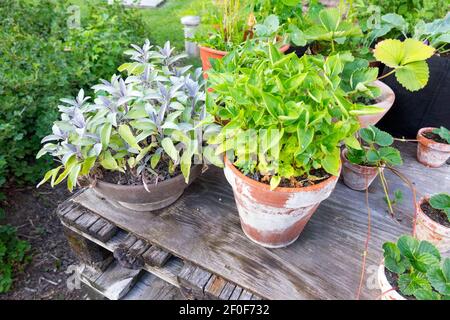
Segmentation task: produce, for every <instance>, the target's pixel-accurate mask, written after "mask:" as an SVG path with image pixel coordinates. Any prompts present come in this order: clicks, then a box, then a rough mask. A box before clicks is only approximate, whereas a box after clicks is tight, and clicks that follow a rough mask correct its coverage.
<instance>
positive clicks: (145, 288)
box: [122, 272, 183, 300]
mask: <svg viewBox="0 0 450 320" xmlns="http://www.w3.org/2000/svg"><path fill="white" fill-rule="evenodd" d="M122 299H123V300H182V299H183V296H182V295H181V293H180V290H179V289H178V288H177V287H175V286H173V285H171V284H169V283H167V282H165V281H163V280H161V279H160V278H158V277H156V276H155V275H153V274H151V273H148V272H144V274H142V275H141V277H140V278H139V280H138V281H137V282H136V284H135V285H134V286H133V288H132V289H131V290H130V291H129V292H128V293H127V294H126V295H125V296H124V297H123V298H122Z"/></svg>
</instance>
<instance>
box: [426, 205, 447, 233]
mask: <svg viewBox="0 0 450 320" xmlns="http://www.w3.org/2000/svg"><path fill="white" fill-rule="evenodd" d="M420 208H421V209H422V211H423V213H425V214H426V215H427V216H428V217H429V218H430V219H431V220H433V221H434V222H436V223H439V224H440V225H443V226H444V227H447V228H450V222H449V221H448V217H447V215H446V214H445V212H444V211H442V210H438V209H435V208H433V207H432V206H431V205H430V203H429V202H428V201H424V202H423V203H422V204H421V205H420Z"/></svg>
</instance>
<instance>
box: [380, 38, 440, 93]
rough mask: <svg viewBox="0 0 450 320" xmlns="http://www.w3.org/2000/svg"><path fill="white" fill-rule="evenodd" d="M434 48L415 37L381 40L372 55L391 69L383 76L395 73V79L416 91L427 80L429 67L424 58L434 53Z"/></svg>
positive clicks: (423, 85)
mask: <svg viewBox="0 0 450 320" xmlns="http://www.w3.org/2000/svg"><path fill="white" fill-rule="evenodd" d="M434 52H435V50H434V48H432V47H430V46H428V45H426V44H424V43H423V42H420V41H418V40H415V39H406V40H405V41H400V40H393V39H388V40H383V41H381V42H379V43H378V44H377V45H376V47H375V50H374V56H375V58H376V59H377V60H378V61H381V62H382V63H384V64H385V65H386V66H388V67H389V68H392V70H391V71H390V72H388V73H386V74H385V75H384V76H383V78H384V77H387V76H389V75H391V74H395V77H396V78H397V81H398V82H399V83H400V84H401V85H402V86H403V87H405V88H406V89H408V90H410V91H417V90H419V89H421V88H423V87H425V85H426V84H427V82H428V78H429V69H428V65H427V63H426V59H428V58H430V57H431V56H432V55H433V54H434Z"/></svg>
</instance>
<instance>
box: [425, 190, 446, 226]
mask: <svg viewBox="0 0 450 320" xmlns="http://www.w3.org/2000/svg"><path fill="white" fill-rule="evenodd" d="M429 202H430V205H431V206H432V207H433V208H434V209H437V210H442V211H444V212H445V213H446V214H447V216H448V219H449V221H450V194H447V193H440V194H436V195H434V196H432V197H431V198H430V201H429Z"/></svg>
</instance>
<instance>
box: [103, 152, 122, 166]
mask: <svg viewBox="0 0 450 320" xmlns="http://www.w3.org/2000/svg"><path fill="white" fill-rule="evenodd" d="M100 165H101V166H102V167H103V168H105V169H106V170H117V169H118V167H119V166H118V165H117V162H116V160H115V159H114V158H113V156H112V155H111V152H110V151H109V150H106V151H105V152H104V153H103V157H102V159H101V160H100Z"/></svg>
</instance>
